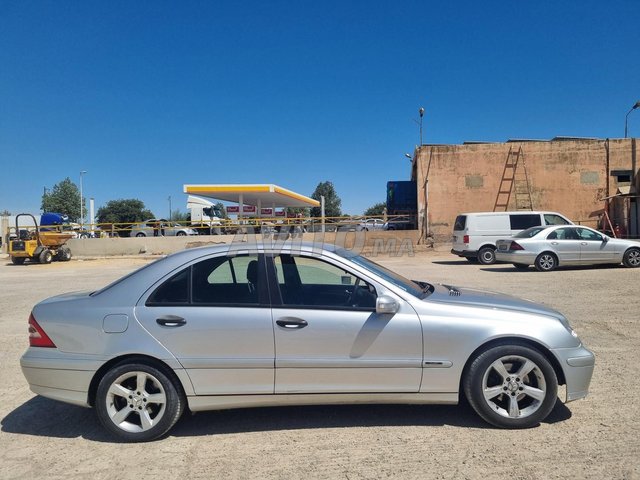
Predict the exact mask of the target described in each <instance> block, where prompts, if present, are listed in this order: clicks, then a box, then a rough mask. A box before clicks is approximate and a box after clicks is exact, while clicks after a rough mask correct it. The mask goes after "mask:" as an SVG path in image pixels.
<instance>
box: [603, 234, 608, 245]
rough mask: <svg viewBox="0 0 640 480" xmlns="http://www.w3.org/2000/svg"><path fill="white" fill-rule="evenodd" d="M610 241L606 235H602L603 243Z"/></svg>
mask: <svg viewBox="0 0 640 480" xmlns="http://www.w3.org/2000/svg"><path fill="white" fill-rule="evenodd" d="M608 241H609V237H607V236H606V235H602V243H607V242H608Z"/></svg>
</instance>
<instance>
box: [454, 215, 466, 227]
mask: <svg viewBox="0 0 640 480" xmlns="http://www.w3.org/2000/svg"><path fill="white" fill-rule="evenodd" d="M466 226H467V216H466V215H458V216H457V217H456V223H455V224H454V225H453V229H454V230H464V229H465V227H466Z"/></svg>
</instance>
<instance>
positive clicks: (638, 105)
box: [624, 100, 640, 138]
mask: <svg viewBox="0 0 640 480" xmlns="http://www.w3.org/2000/svg"><path fill="white" fill-rule="evenodd" d="M636 108H640V100H638V101H637V102H636V103H635V104H634V105H633V107H631V110H629V111H628V112H627V115H626V116H625V117H624V138H627V120H629V114H630V113H631V112H633V111H634V110H635V109H636Z"/></svg>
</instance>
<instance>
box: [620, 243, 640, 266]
mask: <svg viewBox="0 0 640 480" xmlns="http://www.w3.org/2000/svg"><path fill="white" fill-rule="evenodd" d="M622 263H623V264H624V266H625V267H629V268H638V267H640V249H637V248H630V249H629V250H627V251H626V252H624V257H622Z"/></svg>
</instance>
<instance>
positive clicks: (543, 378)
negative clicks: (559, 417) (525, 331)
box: [464, 345, 558, 428]
mask: <svg viewBox="0 0 640 480" xmlns="http://www.w3.org/2000/svg"><path fill="white" fill-rule="evenodd" d="M464 392H465V395H466V397H467V399H468V400H469V403H470V404H471V406H472V407H473V409H474V410H475V411H476V412H477V413H478V415H480V417H482V418H483V419H484V420H485V421H487V422H488V423H490V424H492V425H495V426H497V427H501V428H529V427H533V426H535V425H537V424H539V423H540V422H541V421H542V420H544V419H545V418H546V417H547V415H549V413H550V412H551V410H552V409H553V407H554V405H555V403H556V400H557V395H558V380H557V377H556V373H555V371H554V370H553V367H552V366H551V364H550V363H549V361H548V360H547V359H546V358H545V357H544V355H542V354H541V353H540V352H538V351H536V350H534V349H532V348H529V347H524V346H521V345H500V346H497V347H493V348H490V349H488V350H486V351H484V352H483V353H481V354H480V355H478V357H477V358H476V359H475V360H474V361H473V363H472V364H471V366H470V367H469V369H468V372H467V375H466V377H465V379H464Z"/></svg>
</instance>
